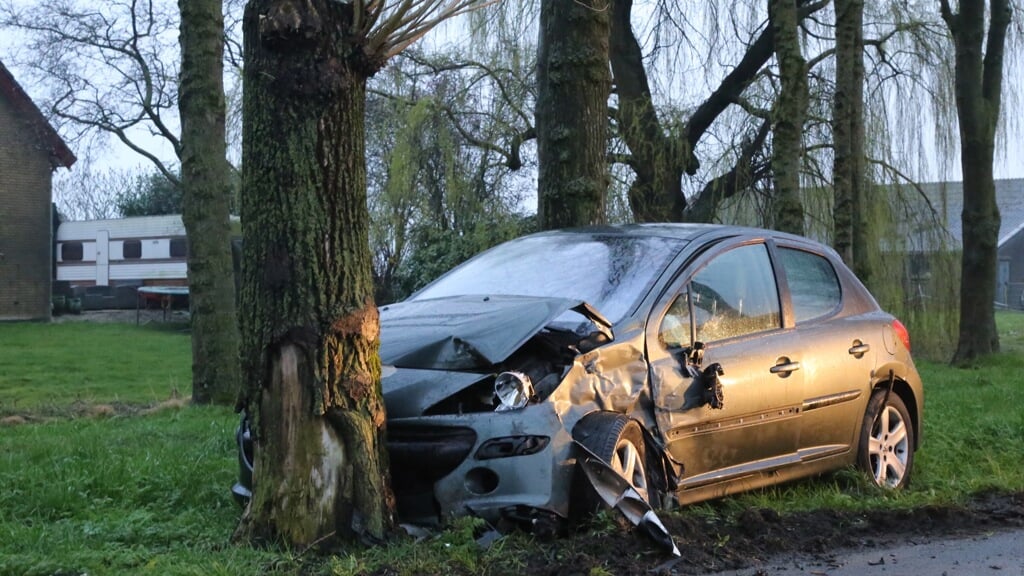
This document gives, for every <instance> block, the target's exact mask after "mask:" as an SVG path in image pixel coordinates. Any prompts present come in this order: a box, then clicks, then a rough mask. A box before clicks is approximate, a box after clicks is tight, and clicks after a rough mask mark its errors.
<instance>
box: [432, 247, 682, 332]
mask: <svg viewBox="0 0 1024 576" xmlns="http://www.w3.org/2000/svg"><path fill="white" fill-rule="evenodd" d="M685 245H686V242H685V241H683V240H678V239H673V238H661V237H655V236H640V237H636V236H621V235H612V234H609V235H600V234H545V235H539V236H527V237H525V238H520V239H518V240H513V241H511V242H506V243H504V244H502V245H500V246H497V247H495V248H492V249H491V250H488V251H487V252H484V253H483V254H480V255H479V256H477V257H475V258H473V259H471V260H469V261H468V262H466V263H464V264H462V265H460V266H458V267H456V268H455V269H453V270H452V271H451V272H449V273H448V274H446V275H444V276H442V277H441V278H439V279H437V280H435V281H434V282H433V283H432V284H430V285H428V286H427V287H426V288H424V289H423V290H421V291H420V292H419V293H417V294H415V295H414V296H413V297H412V299H413V300H426V299H428V298H443V297H446V296H464V295H488V294H503V295H510V296H555V297H559V298H571V299H575V300H583V301H585V302H587V303H589V304H590V305H591V306H593V307H595V308H596V309H597V310H598V311H599V312H601V314H603V315H604V316H605V317H606V318H608V320H610V321H611V322H612V323H615V322H618V321H619V320H621V319H622V318H623V317H625V316H626V315H627V314H629V313H630V311H631V310H632V308H633V307H634V306H636V304H637V303H638V302H639V300H640V298H642V297H643V296H644V294H646V293H647V291H648V290H649V289H650V288H651V285H652V284H654V282H655V280H657V278H658V275H659V274H661V272H662V270H664V269H665V266H667V265H668V263H669V261H671V259H672V257H673V256H675V255H676V254H678V253H679V251H680V250H681V249H682V248H683V246H685Z"/></svg>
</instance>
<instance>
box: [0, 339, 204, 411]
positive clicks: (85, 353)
mask: <svg viewBox="0 0 1024 576" xmlns="http://www.w3.org/2000/svg"><path fill="white" fill-rule="evenodd" d="M190 346H191V344H190V340H189V335H188V333H187V332H185V331H183V330H182V329H181V327H180V325H178V326H175V325H166V326H161V327H159V328H157V327H155V326H154V325H148V326H135V325H134V324H95V323H85V322H81V323H65V324H41V323H20V324H0V416H4V415H10V414H17V413H24V412H31V413H37V414H38V413H47V412H51V411H53V410H54V409H59V408H62V407H65V408H66V407H70V406H72V405H73V404H74V403H75V402H79V403H85V404H94V403H107V404H110V403H128V404H154V403H157V402H160V401H162V400H166V399H168V398H170V397H172V396H175V395H177V394H181V395H186V396H187V395H188V394H189V390H190V389H191V385H192V380H191V379H192V362H191V360H190V354H191V352H190Z"/></svg>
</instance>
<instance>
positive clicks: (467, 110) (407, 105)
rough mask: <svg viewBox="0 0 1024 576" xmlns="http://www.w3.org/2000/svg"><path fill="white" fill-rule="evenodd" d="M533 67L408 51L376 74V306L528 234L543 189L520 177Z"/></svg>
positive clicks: (370, 105) (370, 150)
mask: <svg viewBox="0 0 1024 576" xmlns="http://www.w3.org/2000/svg"><path fill="white" fill-rule="evenodd" d="M514 50H515V49H514V48H512V49H511V50H509V51H502V52H501V54H500V55H498V56H500V57H501V58H504V57H507V56H508V55H509V54H510V52H512V51H514ZM532 67H533V66H532V60H527V61H524V62H521V63H516V62H514V61H513V59H510V60H508V61H504V60H501V59H499V60H495V61H493V62H490V63H488V62H486V61H475V60H471V59H460V58H459V56H458V55H457V54H451V53H444V52H442V53H438V54H434V55H432V56H430V57H426V56H424V55H422V54H413V53H404V54H402V55H401V56H400V57H398V58H396V59H395V60H394V61H393V62H392V63H391V64H390V65H389V66H388V67H387V70H386V71H385V72H383V73H381V74H378V75H377V76H375V77H374V78H373V79H372V80H371V82H370V88H369V95H368V99H367V123H366V127H367V143H366V145H367V172H368V176H369V178H368V190H367V192H368V196H369V198H368V201H369V207H370V244H371V247H372V250H373V274H374V290H375V296H376V299H377V302H378V303H385V302H394V301H396V300H400V299H403V298H404V297H405V296H408V295H409V294H410V293H412V292H413V291H415V290H416V289H418V288H420V287H422V286H423V285H424V284H426V283H427V282H429V281H430V280H433V279H434V278H436V277H437V276H438V275H440V274H441V273H443V272H446V271H447V270H448V269H449V268H451V267H452V266H454V265H455V264H458V263H460V262H462V261H463V260H465V259H466V258H468V257H469V256H472V255H473V254H476V253H477V252H480V251H482V250H484V249H486V248H490V247H491V246H493V245H494V244H496V243H498V242H501V241H504V240H507V239H510V238H512V237H514V236H516V235H519V234H521V233H522V231H521V230H522V227H521V226H520V220H521V219H522V217H521V216H520V215H519V214H517V212H519V211H521V210H522V209H523V206H522V204H523V198H524V196H525V195H526V194H527V192H529V193H530V194H532V193H534V185H535V179H534V178H533V177H532V174H527V173H526V171H523V174H521V175H517V174H516V170H519V169H520V168H521V167H522V166H523V163H524V158H525V161H526V162H532V158H531V156H532V155H530V154H529V153H527V154H526V155H524V154H522V151H521V147H522V144H523V142H524V141H526V140H528V138H529V137H531V136H529V135H530V133H532V131H533V125H532V117H531V115H529V114H528V113H526V112H525V111H524V110H529V108H528V107H527V106H528V105H529V104H530V103H531V102H532V100H533V96H532V92H531V90H532V86H529V85H528V84H527V83H526V82H525V81H524V79H525V78H526V77H528V75H529V73H528V70H530V69H532ZM481 85H483V86H486V89H480V86H481ZM494 94H500V95H502V97H501V98H493V97H488V96H489V95H494ZM513 127H514V130H511V131H508V132H506V130H509V129H510V128H513ZM528 187H529V190H527V188H528Z"/></svg>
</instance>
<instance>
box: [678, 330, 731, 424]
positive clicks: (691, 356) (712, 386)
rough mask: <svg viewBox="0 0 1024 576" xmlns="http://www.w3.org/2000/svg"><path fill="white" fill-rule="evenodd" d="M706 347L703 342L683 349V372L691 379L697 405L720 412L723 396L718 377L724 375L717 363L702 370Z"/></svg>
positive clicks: (723, 403) (722, 405)
mask: <svg viewBox="0 0 1024 576" xmlns="http://www.w3.org/2000/svg"><path fill="white" fill-rule="evenodd" d="M706 348H707V347H706V346H705V345H704V343H703V342H694V343H693V346H690V347H688V348H685V349H683V359H684V360H683V361H684V364H683V370H685V371H686V372H687V373H688V374H689V375H690V378H692V379H693V384H694V385H693V388H696V389H697V391H698V393H699V395H700V396H699V403H700V404H699V405H701V406H703V405H705V404H706V405H708V406H711V407H712V408H714V409H715V410H721V409H722V408H723V407H724V406H725V397H724V396H725V394H724V391H723V389H722V381H721V380H720V379H719V378H718V377H719V376H724V375H725V370H724V369H723V368H722V365H721V364H719V363H718V362H715V363H714V364H711V365H710V366H708V367H707V368H702V367H701V365H702V364H703V363H704V351H705V350H706Z"/></svg>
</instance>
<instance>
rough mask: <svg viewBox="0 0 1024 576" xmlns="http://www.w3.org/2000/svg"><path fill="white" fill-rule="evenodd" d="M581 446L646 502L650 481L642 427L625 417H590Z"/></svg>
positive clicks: (617, 415)
mask: <svg viewBox="0 0 1024 576" xmlns="http://www.w3.org/2000/svg"><path fill="white" fill-rule="evenodd" d="M587 424H588V425H587V426H586V428H587V429H588V430H587V432H585V433H584V434H582V435H581V436H582V437H581V438H580V439H579V440H580V443H581V444H583V445H584V446H586V447H587V449H588V450H590V451H591V452H593V453H594V454H595V455H596V456H597V457H598V458H600V459H602V460H604V461H605V462H606V463H608V465H609V466H611V468H612V469H613V470H615V471H616V472H617V473H618V474H619V475H620V476H622V477H623V478H625V479H626V480H628V481H629V483H630V485H632V487H633V488H634V489H635V490H636V491H637V493H639V494H640V496H641V497H643V498H644V499H645V500H646V499H648V498H649V497H650V482H649V479H648V476H647V468H646V467H645V462H646V460H645V451H644V435H643V431H642V430H641V429H640V425H639V424H637V423H636V421H634V420H631V419H630V418H627V417H625V416H623V415H621V414H612V413H609V412H603V413H596V414H592V415H591V416H589V417H588V422H587Z"/></svg>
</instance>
